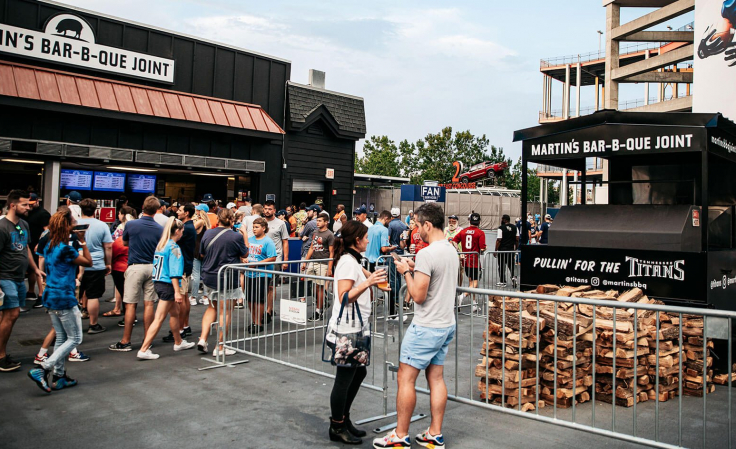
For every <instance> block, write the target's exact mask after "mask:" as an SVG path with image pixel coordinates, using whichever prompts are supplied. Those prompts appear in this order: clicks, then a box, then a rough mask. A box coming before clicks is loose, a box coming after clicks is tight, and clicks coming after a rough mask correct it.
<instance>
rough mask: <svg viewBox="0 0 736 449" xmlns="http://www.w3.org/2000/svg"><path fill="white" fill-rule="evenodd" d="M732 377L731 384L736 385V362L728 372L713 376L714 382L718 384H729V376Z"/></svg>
mask: <svg viewBox="0 0 736 449" xmlns="http://www.w3.org/2000/svg"><path fill="white" fill-rule="evenodd" d="M729 376H730V377H731V386H736V363H734V364H733V366H732V367H731V372H730V373H727V374H716V375H715V376H713V382H714V383H717V384H718V385H728V378H729Z"/></svg>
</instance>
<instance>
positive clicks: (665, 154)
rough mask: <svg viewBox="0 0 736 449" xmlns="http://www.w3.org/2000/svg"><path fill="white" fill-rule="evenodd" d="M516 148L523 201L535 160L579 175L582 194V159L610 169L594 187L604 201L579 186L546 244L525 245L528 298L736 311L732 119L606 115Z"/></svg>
mask: <svg viewBox="0 0 736 449" xmlns="http://www.w3.org/2000/svg"><path fill="white" fill-rule="evenodd" d="M514 141H522V142H523V150H522V151H523V157H522V165H523V168H522V174H523V179H522V198H526V195H527V193H526V192H527V187H528V186H527V177H526V173H527V166H528V164H529V163H543V164H549V165H554V166H559V167H561V168H565V169H569V170H576V171H578V172H579V173H580V181H579V183H580V184H582V185H583V186H586V185H589V184H590V182H586V179H585V169H586V158H589V157H598V158H603V159H606V160H607V162H608V171H607V176H606V175H604V178H603V181H596V183H597V185H598V186H602V187H603V189H604V190H607V202H606V203H607V204H586V196H587V195H586V193H585V192H586V189H585V188H583V189H582V190H583V194H582V195H581V204H578V205H573V206H564V207H562V208H561V209H560V211H559V212H558V213H557V215H556V217H555V220H554V223H553V225H552V227H551V229H550V232H549V239H548V241H549V243H548V244H547V245H522V247H521V282H522V289H528V288H534V287H535V286H536V285H538V284H546V283H551V284H562V285H592V286H594V287H596V288H599V289H602V290H608V289H616V290H625V289H628V288H632V287H640V288H642V289H643V290H644V291H645V292H646V294H647V295H649V296H650V297H654V298H657V299H662V300H664V301H665V302H668V303H672V304H675V303H677V304H692V305H698V306H707V307H714V308H717V309H723V310H736V223H735V221H734V220H736V124H734V122H732V121H730V120H728V119H726V118H724V117H723V116H722V115H721V114H692V113H637V112H628V113H627V112H618V111H610V110H605V111H600V112H597V113H595V114H592V115H589V116H584V117H580V118H575V119H572V120H567V121H563V122H558V123H553V124H546V125H541V126H537V127H533V128H528V129H524V130H519V131H516V132H515V133H514ZM521 216H522V217H526V202H524V201H522V215H521ZM525 237H526V236H525V235H523V236H522V241H524V240H526V238H525Z"/></svg>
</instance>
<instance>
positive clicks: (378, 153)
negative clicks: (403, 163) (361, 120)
mask: <svg viewBox="0 0 736 449" xmlns="http://www.w3.org/2000/svg"><path fill="white" fill-rule="evenodd" d="M355 172H356V173H365V174H369V175H379V176H400V175H401V168H400V157H399V149H398V147H397V146H396V144H395V143H394V141H393V140H390V139H389V138H388V136H371V138H370V139H368V140H367V141H366V142H365V144H364V145H363V157H358V156H357V154H356V156H355Z"/></svg>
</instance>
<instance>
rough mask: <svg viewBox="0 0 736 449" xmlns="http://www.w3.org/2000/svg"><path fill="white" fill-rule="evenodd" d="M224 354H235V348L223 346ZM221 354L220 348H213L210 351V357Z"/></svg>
mask: <svg viewBox="0 0 736 449" xmlns="http://www.w3.org/2000/svg"><path fill="white" fill-rule="evenodd" d="M223 349H224V352H225V355H235V350H234V349H230V348H223ZM220 354H222V353H221V352H220V348H215V350H214V351H212V357H217V356H218V355H220Z"/></svg>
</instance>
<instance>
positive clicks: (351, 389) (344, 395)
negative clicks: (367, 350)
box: [330, 366, 368, 421]
mask: <svg viewBox="0 0 736 449" xmlns="http://www.w3.org/2000/svg"><path fill="white" fill-rule="evenodd" d="M367 374H368V370H367V369H366V368H365V367H364V366H362V367H360V368H344V367H340V366H338V367H337V373H335V385H333V386H332V394H331V395H330V408H331V410H332V419H334V420H335V421H342V419H343V417H344V416H346V415H348V414H350V407H351V406H352V405H353V400H354V399H355V396H356V395H357V394H358V390H360V384H361V383H363V379H365V376H366V375H367Z"/></svg>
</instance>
